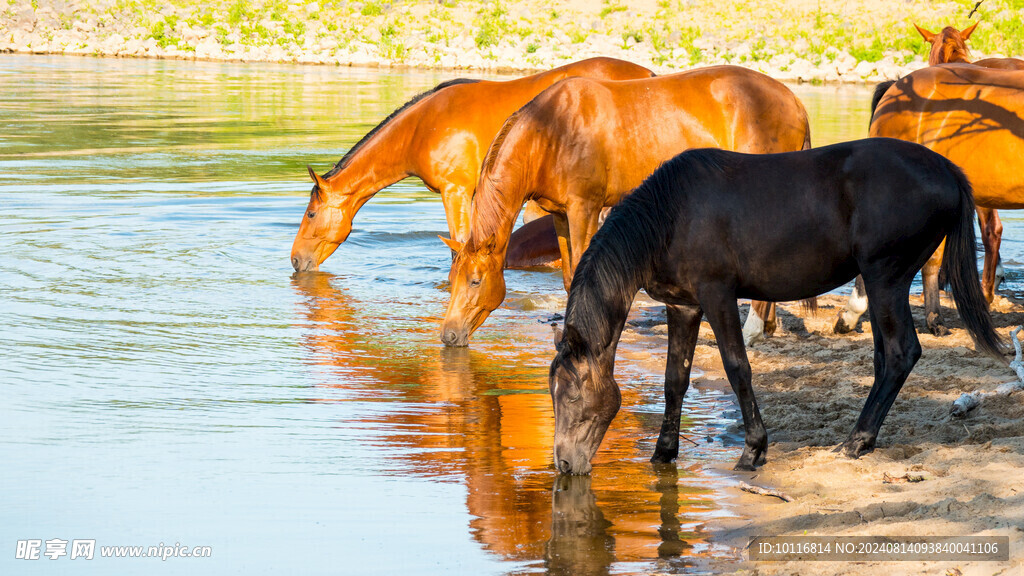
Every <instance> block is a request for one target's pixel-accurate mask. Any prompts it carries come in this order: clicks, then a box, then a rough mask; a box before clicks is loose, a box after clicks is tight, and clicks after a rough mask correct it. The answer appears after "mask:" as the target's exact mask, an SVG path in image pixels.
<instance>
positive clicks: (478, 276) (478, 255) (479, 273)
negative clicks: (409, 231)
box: [441, 236, 505, 346]
mask: <svg viewBox="0 0 1024 576" xmlns="http://www.w3.org/2000/svg"><path fill="white" fill-rule="evenodd" d="M441 240H442V241H443V242H444V243H445V244H447V245H448V247H449V248H451V249H452V250H454V251H455V252H456V255H455V259H454V260H453V261H452V268H451V272H449V273H448V283H449V284H450V285H451V299H450V300H449V301H448V310H447V312H445V315H444V322H442V324H441V341H442V342H444V344H445V346H465V345H466V344H468V343H469V335H470V334H472V333H473V332H475V331H476V329H477V328H479V327H480V325H481V324H483V322H484V320H486V319H487V316H488V315H490V313H491V311H493V310H494V309H495V308H497V307H498V306H499V305H501V302H502V300H504V299H505V275H504V271H503V270H504V267H505V251H504V250H498V249H497V248H496V241H495V238H494V237H493V236H492V237H491V238H489V239H487V240H484V241H483V242H481V243H476V242H474V240H473V239H472V238H471V239H470V240H469V241H467V242H466V243H465V244H462V243H461V242H458V241H456V240H449V239H447V238H441Z"/></svg>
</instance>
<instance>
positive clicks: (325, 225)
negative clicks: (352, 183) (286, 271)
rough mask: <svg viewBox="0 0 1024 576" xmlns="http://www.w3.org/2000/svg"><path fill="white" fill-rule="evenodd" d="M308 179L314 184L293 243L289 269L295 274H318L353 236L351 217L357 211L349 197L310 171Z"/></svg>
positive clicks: (310, 169)
mask: <svg viewBox="0 0 1024 576" xmlns="http://www.w3.org/2000/svg"><path fill="white" fill-rule="evenodd" d="M309 177H310V178H312V179H313V182H314V185H313V190H312V192H310V195H309V205H308V206H306V213H305V214H304V215H303V217H302V222H301V223H300V224H299V231H298V233H297V234H295V241H294V242H293V243H292V266H293V267H294V268H295V270H296V271H298V272H309V271H314V270H317V269H319V267H320V264H322V263H323V261H324V260H327V257H328V256H330V255H331V254H334V251H335V250H337V249H338V246H339V245H341V243H342V242H344V241H345V239H346V238H348V235H349V233H350V232H352V216H353V215H354V214H355V210H357V209H358V206H352V201H351V200H352V196H350V195H347V194H338V193H337V191H336V190H333V189H332V186H331V183H330V182H328V181H327V180H325V179H323V178H321V177H320V176H319V175H317V173H316V172H315V171H314V170H313V169H312V168H309Z"/></svg>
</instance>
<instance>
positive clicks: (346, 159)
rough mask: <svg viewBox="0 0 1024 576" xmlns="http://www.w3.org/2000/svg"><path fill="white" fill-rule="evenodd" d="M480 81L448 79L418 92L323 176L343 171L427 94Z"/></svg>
mask: <svg viewBox="0 0 1024 576" xmlns="http://www.w3.org/2000/svg"><path fill="white" fill-rule="evenodd" d="M479 81H480V80H475V79H471V78H456V79H454V80H447V81H445V82H441V83H440V84H438V85H437V86H434V87H433V88H431V89H430V90H427V91H426V92H423V93H422V94H417V95H416V96H413V97H412V99H411V100H409V101H408V102H406V103H405V104H402V105H401V106H400V107H398V109H396V110H395V111H394V112H392V113H391V114H389V115H388V117H387V118H385V119H384V120H383V121H382V122H381V123H380V124H377V126H375V127H374V128H373V130H370V131H369V132H367V133H366V135H365V136H363V137H362V138H361V139H360V140H359V142H356V144H355V146H353V147H351V148H349V150H348V152H346V153H345V155H344V156H342V157H341V160H338V163H337V164H335V165H334V168H331V169H330V171H328V172H327V173H326V174H324V175H323V178H330V177H332V176H334V175H335V174H337V173H338V172H341V171H342V170H344V169H345V167H346V166H348V163H349V162H351V161H352V157H353V156H354V155H355V154H356V153H357V152H359V149H360V148H362V147H363V146H364V145H365V144H366V143H367V142H369V141H370V139H371V138H373V137H374V135H376V134H377V132H380V130H381V129H382V128H384V127H385V126H387V124H388V123H389V122H391V121H392V120H394V119H395V117H396V116H398V115H399V114H401V113H402V112H404V111H405V110H406V109H408V108H409V107H410V106H412V105H413V104H416V103H417V102H419V101H420V100H423V99H424V98H426V97H427V96H430V95H432V94H435V93H437V92H440V91H441V90H444V89H445V88H448V87H449V86H456V85H458V84H475V83H476V82H479Z"/></svg>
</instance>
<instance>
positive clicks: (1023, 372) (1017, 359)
mask: <svg viewBox="0 0 1024 576" xmlns="http://www.w3.org/2000/svg"><path fill="white" fill-rule="evenodd" d="M1022 329H1024V326H1017V327H1016V328H1014V329H1013V332H1010V341H1011V342H1013V349H1014V351H1015V353H1016V355H1015V356H1014V358H1013V362H1010V368H1011V369H1013V371H1014V372H1016V373H1017V380H1016V381H1014V382H1007V383H1006V384H1000V385H999V387H997V388H996V389H995V391H994V392H982V391H980V390H978V391H975V392H971V393H966V392H965V393H963V394H961V395H960V397H959V398H957V399H956V401H954V402H953V405H952V406H951V407H950V408H949V413H950V414H951V415H952V416H953V417H954V418H963V417H964V416H966V415H967V413H968V412H970V411H971V410H974V409H975V408H977V407H978V406H981V402H982V401H983V400H984V399H985V398H986V397H988V396H1009V395H1010V394H1012V393H1014V392H1016V391H1018V390H1024V362H1022V361H1021V347H1020V340H1018V339H1017V334H1018V333H1019V332H1020V331H1021V330H1022ZM968 434H970V431H968Z"/></svg>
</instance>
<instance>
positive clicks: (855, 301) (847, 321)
mask: <svg viewBox="0 0 1024 576" xmlns="http://www.w3.org/2000/svg"><path fill="white" fill-rule="evenodd" d="M867 309H868V296H867V292H866V291H865V289H864V277H863V276H860V275H858V276H857V281H856V282H855V283H854V284H853V292H850V299H849V300H847V301H846V309H845V310H843V311H842V312H841V313H840V314H839V319H838V320H836V325H835V327H833V328H832V332H833V333H835V334H846V333H848V332H851V331H852V330H853V329H854V328H856V327H857V322H859V321H860V317H861V316H862V315H863V314H864V312H866V311H867Z"/></svg>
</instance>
